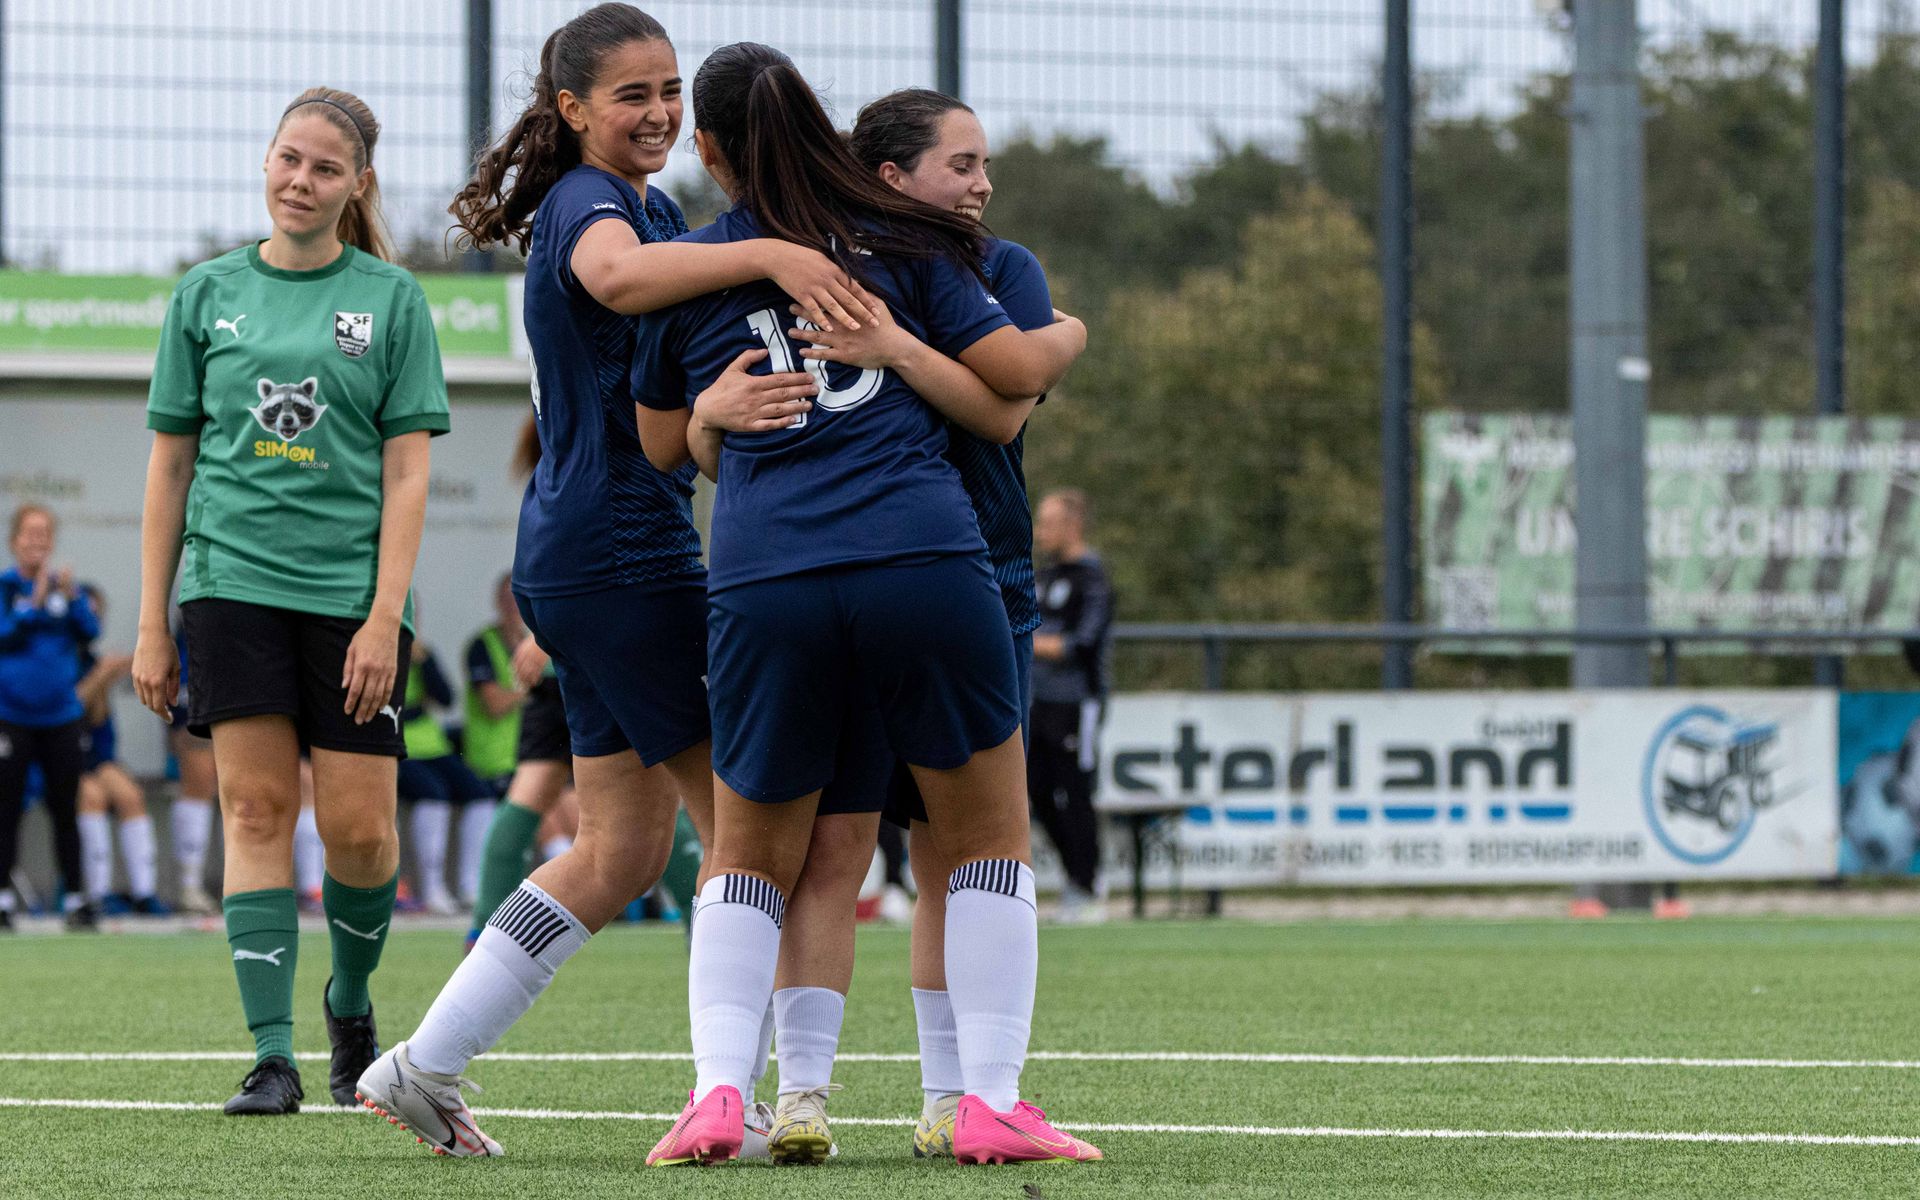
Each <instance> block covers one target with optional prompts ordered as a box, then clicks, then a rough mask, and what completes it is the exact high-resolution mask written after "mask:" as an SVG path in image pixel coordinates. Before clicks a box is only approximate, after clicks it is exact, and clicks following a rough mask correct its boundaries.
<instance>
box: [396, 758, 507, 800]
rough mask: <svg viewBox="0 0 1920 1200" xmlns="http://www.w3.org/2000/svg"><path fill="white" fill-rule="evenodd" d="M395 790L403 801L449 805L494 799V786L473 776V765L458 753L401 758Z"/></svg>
mask: <svg viewBox="0 0 1920 1200" xmlns="http://www.w3.org/2000/svg"><path fill="white" fill-rule="evenodd" d="M398 790H399V793H400V798H401V799H403V800H444V801H446V802H447V803H449V804H469V803H472V802H474V801H477V800H492V799H494V794H493V788H492V787H490V786H488V784H487V783H486V781H484V780H482V779H481V778H480V777H479V776H478V775H475V774H474V773H473V768H472V767H469V766H468V765H467V764H466V761H465V760H464V759H462V758H461V757H460V756H459V755H457V754H448V755H445V756H443V757H441V758H409V759H405V760H403V761H402V762H401V764H400V775H399V786H398Z"/></svg>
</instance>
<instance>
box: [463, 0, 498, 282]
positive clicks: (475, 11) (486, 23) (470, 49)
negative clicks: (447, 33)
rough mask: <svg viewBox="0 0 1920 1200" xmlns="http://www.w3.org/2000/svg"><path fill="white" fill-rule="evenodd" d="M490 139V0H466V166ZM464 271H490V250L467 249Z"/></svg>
mask: <svg viewBox="0 0 1920 1200" xmlns="http://www.w3.org/2000/svg"><path fill="white" fill-rule="evenodd" d="M492 141H493V0H467V166H468V168H469V170H471V168H472V167H473V164H475V163H477V162H479V161H480V156H481V155H482V154H485V153H486V152H487V147H488V145H490V144H491V143H492ZM460 265H461V268H462V269H463V270H467V271H475V272H485V271H491V270H493V253H492V252H491V251H488V250H469V251H467V253H466V254H465V255H463V256H462V257H461V262H460Z"/></svg>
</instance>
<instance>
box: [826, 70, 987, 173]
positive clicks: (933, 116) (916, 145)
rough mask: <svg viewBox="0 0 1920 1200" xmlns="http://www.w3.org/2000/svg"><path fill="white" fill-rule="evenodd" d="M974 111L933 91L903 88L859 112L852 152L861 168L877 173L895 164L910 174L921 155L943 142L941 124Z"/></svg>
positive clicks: (854, 128) (855, 121)
mask: <svg viewBox="0 0 1920 1200" xmlns="http://www.w3.org/2000/svg"><path fill="white" fill-rule="evenodd" d="M972 111H973V110H972V109H971V108H969V107H967V106H966V105H965V104H962V103H961V102H960V101H958V100H955V99H954V98H953V97H952V96H949V95H947V94H946V93H945V92H936V91H934V90H933V89H932V88H901V89H900V90H899V91H897V92H888V93H887V94H886V95H884V96H882V97H880V98H879V99H878V100H874V101H872V102H870V103H869V104H868V105H867V106H866V107H865V108H863V109H861V110H860V115H859V116H858V117H857V118H855V119H854V122H853V153H854V157H856V158H858V159H859V160H860V163H861V165H862V166H864V167H866V168H867V170H869V171H878V170H879V169H880V168H881V167H882V166H884V165H885V164H887V163H892V164H893V165H894V166H896V167H899V168H900V169H901V170H902V171H906V172H909V173H911V172H912V171H913V169H914V168H915V167H918V166H919V165H920V156H921V155H923V154H925V153H926V152H927V151H929V150H931V149H933V148H934V147H935V146H936V145H938V144H939V142H940V121H941V118H943V117H945V116H946V115H947V114H948V113H950V112H967V113H970V112H972Z"/></svg>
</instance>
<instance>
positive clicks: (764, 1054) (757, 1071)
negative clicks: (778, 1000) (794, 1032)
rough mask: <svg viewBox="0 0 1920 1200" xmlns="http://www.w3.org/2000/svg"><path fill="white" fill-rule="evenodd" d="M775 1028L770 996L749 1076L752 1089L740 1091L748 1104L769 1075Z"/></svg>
mask: <svg viewBox="0 0 1920 1200" xmlns="http://www.w3.org/2000/svg"><path fill="white" fill-rule="evenodd" d="M773 1029H774V1015H773V1000H772V998H771V997H769V998H768V1000H767V1011H766V1012H764V1013H762V1014H761V1016H760V1043H759V1048H758V1049H757V1050H756V1051H755V1057H754V1060H753V1072H752V1073H751V1074H749V1075H748V1076H747V1087H748V1088H749V1089H750V1090H749V1091H745V1092H742V1093H740V1096H741V1099H743V1100H744V1101H745V1102H746V1103H748V1104H751V1103H753V1094H754V1092H757V1091H759V1090H760V1081H761V1080H762V1079H765V1078H766V1077H767V1064H768V1063H769V1062H770V1061H771V1060H772V1058H773Z"/></svg>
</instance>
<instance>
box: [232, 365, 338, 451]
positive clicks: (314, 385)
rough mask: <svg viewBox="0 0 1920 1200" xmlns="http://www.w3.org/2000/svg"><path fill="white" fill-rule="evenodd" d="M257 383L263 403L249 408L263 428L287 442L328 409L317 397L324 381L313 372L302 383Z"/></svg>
mask: <svg viewBox="0 0 1920 1200" xmlns="http://www.w3.org/2000/svg"><path fill="white" fill-rule="evenodd" d="M255 386H256V387H258V388H259V389H260V403H258V404H256V405H254V406H253V407H252V408H250V409H248V410H247V411H248V412H250V413H252V414H253V419H254V420H256V421H258V422H260V428H262V429H264V430H266V431H267V432H268V433H271V434H273V435H274V436H275V437H277V438H279V439H280V440H281V441H283V442H291V441H292V440H293V439H295V438H297V437H299V436H300V435H301V434H303V433H305V432H306V431H307V430H309V429H312V428H313V427H314V426H315V425H317V424H319V423H320V417H321V415H322V414H323V413H325V412H326V411H327V406H326V405H324V404H321V403H320V402H319V401H318V400H316V399H315V398H314V397H315V394H316V393H317V392H318V391H319V389H320V381H319V380H318V379H316V378H314V377H313V376H311V375H309V376H307V377H306V378H305V379H302V380H301V381H300V382H299V383H275V382H274V381H273V380H271V379H262V380H260V382H259V383H258V384H256V385H255Z"/></svg>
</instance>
